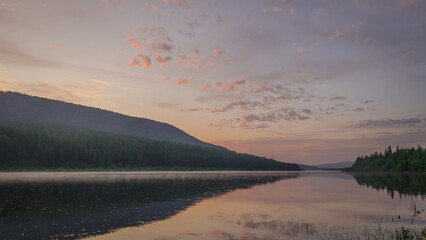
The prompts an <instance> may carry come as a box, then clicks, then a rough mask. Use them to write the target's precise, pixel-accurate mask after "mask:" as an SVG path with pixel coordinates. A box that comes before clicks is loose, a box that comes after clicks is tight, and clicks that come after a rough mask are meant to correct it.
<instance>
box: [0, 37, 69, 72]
mask: <svg viewBox="0 0 426 240" xmlns="http://www.w3.org/2000/svg"><path fill="white" fill-rule="evenodd" d="M0 62H2V63H3V64H13V65H18V66H19V65H21V66H32V67H55V68H57V67H61V66H63V65H64V64H62V63H60V62H58V61H52V60H50V59H43V58H39V57H36V56H32V55H30V54H28V52H27V51H24V50H21V49H20V48H19V47H18V46H17V45H16V44H14V43H11V42H8V41H2V40H0Z"/></svg>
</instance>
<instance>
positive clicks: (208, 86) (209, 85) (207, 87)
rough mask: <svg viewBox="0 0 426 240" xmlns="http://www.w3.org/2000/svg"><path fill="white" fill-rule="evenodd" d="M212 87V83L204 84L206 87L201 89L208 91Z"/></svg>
mask: <svg viewBox="0 0 426 240" xmlns="http://www.w3.org/2000/svg"><path fill="white" fill-rule="evenodd" d="M211 86H212V85H211V84H210V83H204V85H203V86H202V87H201V90H202V91H206V90H207V89H209V88H210V87H211Z"/></svg>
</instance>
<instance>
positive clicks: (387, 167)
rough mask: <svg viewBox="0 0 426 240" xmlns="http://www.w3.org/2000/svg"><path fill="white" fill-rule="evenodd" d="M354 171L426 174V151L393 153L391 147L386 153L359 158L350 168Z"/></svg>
mask: <svg viewBox="0 0 426 240" xmlns="http://www.w3.org/2000/svg"><path fill="white" fill-rule="evenodd" d="M350 170H352V171H382V172H388V171H389V172H426V149H424V148H422V147H420V146H418V147H417V148H399V147H397V149H396V151H395V152H392V148H391V147H390V146H389V147H387V148H386V149H385V151H384V153H377V152H375V153H374V154H370V156H364V157H358V158H357V159H356V162H355V163H354V165H353V166H352V168H350Z"/></svg>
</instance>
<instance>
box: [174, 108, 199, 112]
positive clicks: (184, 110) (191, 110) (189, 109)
mask: <svg viewBox="0 0 426 240" xmlns="http://www.w3.org/2000/svg"><path fill="white" fill-rule="evenodd" d="M203 110H204V109H199V108H188V109H182V108H181V109H179V111H181V112H198V111H203Z"/></svg>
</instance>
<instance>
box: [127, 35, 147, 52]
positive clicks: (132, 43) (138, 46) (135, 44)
mask: <svg viewBox="0 0 426 240" xmlns="http://www.w3.org/2000/svg"><path fill="white" fill-rule="evenodd" d="M126 42H127V43H128V44H129V45H130V46H131V47H132V48H134V49H137V50H143V47H142V43H141V42H140V41H139V40H137V39H136V38H135V36H134V35H133V34H130V35H129V36H128V37H127V38H126Z"/></svg>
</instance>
